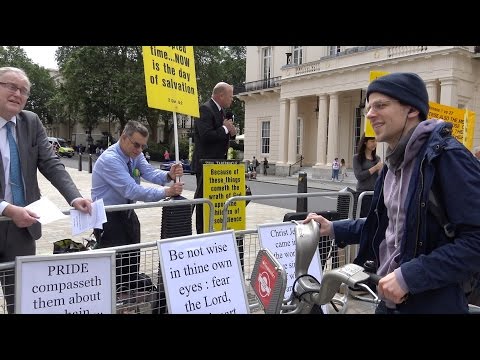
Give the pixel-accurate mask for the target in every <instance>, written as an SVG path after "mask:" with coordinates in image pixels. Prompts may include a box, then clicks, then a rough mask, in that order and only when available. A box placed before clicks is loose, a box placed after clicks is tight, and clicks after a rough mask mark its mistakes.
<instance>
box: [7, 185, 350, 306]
mask: <svg viewBox="0 0 480 360" xmlns="http://www.w3.org/2000/svg"><path fill="white" fill-rule="evenodd" d="M316 196H323V197H325V196H337V197H343V196H345V197H348V199H349V200H348V201H349V211H348V216H349V217H350V218H351V217H352V213H353V195H352V194H351V193H348V192H344V193H342V192H319V193H295V194H271V195H251V196H236V197H232V198H230V199H228V200H227V201H226V203H225V206H224V209H223V216H224V218H225V214H226V211H227V210H228V206H229V205H230V204H231V202H232V201H236V200H250V201H253V202H255V201H256V200H263V199H281V198H292V197H294V198H302V197H316ZM198 203H206V204H208V205H209V206H210V214H211V215H212V216H211V217H210V219H209V221H210V230H211V231H212V230H213V214H214V209H213V203H212V202H211V201H210V200H207V199H193V200H177V201H159V202H153V203H139V204H128V205H127V204H125V205H111V206H106V207H105V210H106V211H120V210H128V209H141V208H151V207H165V206H182V205H183V206H184V205H192V204H198ZM246 210H247V211H248V207H247V208H246ZM64 213H65V214H69V213H70V210H67V211H64ZM5 219H7V220H10V219H8V218H5V217H3V219H2V217H0V220H5ZM272 220H273V219H272ZM273 221H278V222H282V219H276V220H273ZM223 229H226V222H224V224H223ZM235 236H236V238H237V245H238V246H239V252H240V253H241V258H243V269H244V280H245V287H246V289H247V297H248V301H249V307H250V310H251V312H252V313H255V312H261V310H262V309H261V308H260V306H259V302H258V300H257V298H256V296H255V294H254V291H253V289H252V288H251V286H250V274H251V272H252V270H253V266H254V264H255V259H256V256H257V254H258V251H259V250H260V243H259V239H258V232H257V229H247V230H242V231H235ZM239 239H241V240H242V241H241V242H239V241H238V240H239ZM160 241H161V240H160ZM320 244H327V242H325V241H320ZM240 245H241V246H240ZM325 246H327V245H325ZM328 246H330V245H328ZM108 249H109V250H112V251H115V253H116V257H117V266H116V270H117V269H119V268H121V264H123V263H128V262H129V260H134V261H138V264H139V266H138V269H136V270H138V271H135V272H131V273H129V270H130V269H127V268H125V269H123V270H124V271H122V281H123V277H127V278H128V280H126V281H123V282H122V281H119V282H117V283H116V313H117V314H163V313H166V312H167V309H166V299H165V293H164V289H163V283H162V278H161V274H160V270H159V269H160V267H159V256H158V249H157V243H156V241H152V242H146V243H140V244H132V245H124V246H117V247H111V248H108ZM323 250H324V251H327V252H328V253H329V254H333V251H332V248H329V249H323ZM89 251H96V250H89ZM320 251H322V248H320ZM348 251H349V249H348V248H347V249H336V258H334V257H333V256H330V255H329V258H327V260H328V261H327V262H326V263H325V266H324V271H328V270H330V269H332V268H336V267H338V266H342V265H344V264H345V261H346V260H345V259H348V258H349V256H348ZM125 260H126V261H125ZM119 263H120V265H118V264H119ZM14 266H15V262H9V263H2V264H0V280H1V279H2V276H9V275H10V276H13V275H14ZM130 268H131V267H130ZM138 274H140V276H139V275H138ZM124 275H126V276H124ZM343 305H345V304H343ZM1 313H7V311H6V301H5V297H4V296H3V292H1V289H0V314H1Z"/></svg>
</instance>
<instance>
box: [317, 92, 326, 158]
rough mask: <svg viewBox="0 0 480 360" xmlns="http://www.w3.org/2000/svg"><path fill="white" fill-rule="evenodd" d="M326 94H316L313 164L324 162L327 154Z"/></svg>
mask: <svg viewBox="0 0 480 360" xmlns="http://www.w3.org/2000/svg"><path fill="white" fill-rule="evenodd" d="M327 100H328V98H327V95H325V94H322V95H318V120H317V162H316V164H315V166H319V165H325V164H326V162H327V161H326V160H327V159H326V155H327V118H328V112H327V111H328V107H327Z"/></svg>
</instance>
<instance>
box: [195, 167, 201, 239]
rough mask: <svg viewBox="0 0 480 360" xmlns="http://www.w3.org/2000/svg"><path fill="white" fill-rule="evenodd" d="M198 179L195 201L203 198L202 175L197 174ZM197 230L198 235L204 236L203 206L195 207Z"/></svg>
mask: <svg viewBox="0 0 480 360" xmlns="http://www.w3.org/2000/svg"><path fill="white" fill-rule="evenodd" d="M195 176H196V177H197V189H196V190H195V195H193V198H194V199H200V198H203V176H202V173H201V172H200V173H198V172H197V173H196V174H195ZM195 209H196V212H195V228H196V229H197V234H203V204H196V205H195Z"/></svg>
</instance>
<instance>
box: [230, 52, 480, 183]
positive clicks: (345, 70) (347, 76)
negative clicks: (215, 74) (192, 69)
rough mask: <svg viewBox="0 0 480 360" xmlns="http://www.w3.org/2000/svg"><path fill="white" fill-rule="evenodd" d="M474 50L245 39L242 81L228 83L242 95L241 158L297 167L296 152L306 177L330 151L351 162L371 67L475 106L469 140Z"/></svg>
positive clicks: (282, 170) (476, 73)
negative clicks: (413, 76) (249, 42)
mask: <svg viewBox="0 0 480 360" xmlns="http://www.w3.org/2000/svg"><path fill="white" fill-rule="evenodd" d="M477 51H478V47H474V46H247V59H246V79H245V80H246V81H245V84H244V86H241V87H236V88H235V95H236V96H237V97H238V98H239V99H241V100H243V101H244V103H245V158H246V159H251V158H252V156H255V157H257V158H258V159H263V158H265V157H266V158H267V159H268V161H269V162H270V164H274V165H275V173H276V174H277V175H288V174H289V173H292V172H294V171H295V170H297V169H298V168H299V166H300V159H302V165H303V166H307V167H312V175H313V177H316V175H319V174H320V173H322V171H323V172H325V169H330V167H331V163H332V161H333V159H334V158H336V157H338V158H339V159H341V158H344V159H345V160H346V163H347V166H349V165H350V166H351V163H352V158H353V155H354V154H355V152H356V146H357V142H358V139H359V137H360V136H361V134H362V133H363V129H364V125H365V118H364V116H363V108H364V106H365V91H366V89H367V86H368V84H369V78H370V72H371V71H385V72H397V71H408V72H415V73H417V74H419V75H420V76H421V77H422V79H423V80H424V81H425V83H426V86H427V90H428V94H429V98H430V101H433V102H437V103H441V104H444V105H449V106H453V107H458V108H468V109H469V110H472V111H475V113H476V114H477V117H476V118H477V123H476V126H475V135H474V146H475V145H477V144H479V143H480V140H479V138H480V135H479V134H480V124H479V119H480V113H479V110H480V98H479V81H480V58H477V56H478V55H477V53H476V52H477ZM479 55H480V54H479ZM381 148H382V145H381V144H380V145H379V150H381ZM377 151H378V150H377ZM378 152H379V153H380V154H381V153H382V151H378ZM270 170H272V168H270Z"/></svg>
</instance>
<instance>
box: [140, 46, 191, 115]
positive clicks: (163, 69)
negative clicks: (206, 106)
mask: <svg viewBox="0 0 480 360" xmlns="http://www.w3.org/2000/svg"><path fill="white" fill-rule="evenodd" d="M142 48H143V67H144V70H145V86H146V91H147V103H148V106H149V107H151V108H155V109H161V110H167V111H172V112H176V113H181V114H185V115H191V116H195V117H199V116H200V114H199V110H198V92H197V77H196V75H195V59H194V56H193V47H192V46H143V47H142Z"/></svg>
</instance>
